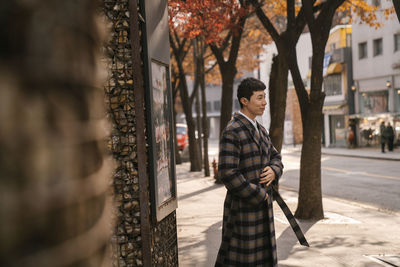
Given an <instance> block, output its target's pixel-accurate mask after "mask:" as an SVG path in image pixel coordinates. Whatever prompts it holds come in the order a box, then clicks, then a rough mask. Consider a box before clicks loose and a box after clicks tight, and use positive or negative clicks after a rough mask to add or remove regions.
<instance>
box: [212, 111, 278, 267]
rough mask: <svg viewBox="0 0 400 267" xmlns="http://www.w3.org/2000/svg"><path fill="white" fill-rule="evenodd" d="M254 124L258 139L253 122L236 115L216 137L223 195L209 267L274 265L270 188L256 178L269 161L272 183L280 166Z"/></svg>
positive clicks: (268, 142) (262, 129)
mask: <svg viewBox="0 0 400 267" xmlns="http://www.w3.org/2000/svg"><path fill="white" fill-rule="evenodd" d="M258 126H259V133H260V135H259V138H258V137H257V134H256V130H255V128H254V126H253V125H252V124H251V123H250V122H249V121H248V120H247V119H246V118H245V117H243V116H242V115H240V114H238V113H236V114H235V115H234V117H233V119H232V120H231V121H230V122H229V124H228V126H227V127H226V128H225V129H224V131H223V133H222V136H221V140H220V148H219V151H220V152H219V164H218V174H219V176H220V177H221V180H222V182H223V183H224V184H225V186H226V188H227V193H226V198H225V202H224V216H223V225H222V242H221V247H220V249H219V252H218V257H217V261H216V264H215V266H252V267H254V266H264V267H265V266H274V267H275V266H277V253H276V239H275V227H274V215H273V209H272V201H273V200H272V195H273V194H272V188H271V187H268V188H265V185H263V184H259V180H260V175H261V172H262V169H263V168H264V167H266V166H268V165H269V166H270V167H271V168H272V169H273V170H274V172H275V174H276V178H275V181H274V182H273V183H277V181H278V179H279V177H280V176H281V175H282V170H283V165H282V162H281V156H280V154H279V153H278V152H277V151H276V149H275V148H274V147H273V146H272V143H271V140H270V138H269V136H268V133H267V131H266V130H265V129H264V127H262V126H261V125H258ZM266 193H268V194H269V197H268V199H267V200H266V201H265V200H264V198H265V195H266Z"/></svg>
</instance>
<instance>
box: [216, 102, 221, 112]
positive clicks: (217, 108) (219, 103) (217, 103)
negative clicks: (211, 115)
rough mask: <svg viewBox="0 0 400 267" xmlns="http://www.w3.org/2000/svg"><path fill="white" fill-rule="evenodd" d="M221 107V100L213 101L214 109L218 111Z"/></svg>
mask: <svg viewBox="0 0 400 267" xmlns="http://www.w3.org/2000/svg"><path fill="white" fill-rule="evenodd" d="M220 109H221V101H219V100H218V101H214V110H215V111H218V110H220Z"/></svg>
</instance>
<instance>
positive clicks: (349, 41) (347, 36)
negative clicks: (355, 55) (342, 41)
mask: <svg viewBox="0 0 400 267" xmlns="http://www.w3.org/2000/svg"><path fill="white" fill-rule="evenodd" d="M346 47H351V33H346Z"/></svg>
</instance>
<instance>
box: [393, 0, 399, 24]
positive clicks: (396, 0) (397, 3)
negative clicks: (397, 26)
mask: <svg viewBox="0 0 400 267" xmlns="http://www.w3.org/2000/svg"><path fill="white" fill-rule="evenodd" d="M393 5H394V9H395V10H396V15H397V19H398V20H399V22H400V1H398V0H393Z"/></svg>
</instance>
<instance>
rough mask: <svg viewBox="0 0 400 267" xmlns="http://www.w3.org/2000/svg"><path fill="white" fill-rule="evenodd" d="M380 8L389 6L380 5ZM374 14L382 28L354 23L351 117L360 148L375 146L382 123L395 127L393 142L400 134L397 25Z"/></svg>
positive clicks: (399, 38) (399, 37)
mask: <svg viewBox="0 0 400 267" xmlns="http://www.w3.org/2000/svg"><path fill="white" fill-rule="evenodd" d="M378 4H380V5H381V6H380V8H381V9H384V8H388V7H390V6H391V5H392V2H389V1H381V2H380V3H378ZM382 13H383V12H377V17H378V19H379V20H380V21H381V22H382V23H383V24H384V26H383V27H381V28H378V29H374V28H371V27H369V26H368V25H365V24H359V21H358V20H357V19H355V20H354V22H353V25H352V27H353V36H352V50H353V55H354V56H353V73H354V84H353V89H354V92H355V114H353V115H352V116H351V119H352V121H354V123H355V127H356V131H355V132H356V137H357V141H358V144H359V145H360V146H370V145H378V143H379V135H380V132H379V125H380V124H381V122H385V123H391V124H392V125H394V127H393V128H394V129H395V132H396V135H397V136H396V137H395V142H396V141H397V142H398V140H399V139H398V134H399V132H400V24H399V23H398V21H397V19H396V17H395V15H392V16H391V18H389V19H388V20H385V18H384V16H383V14H382Z"/></svg>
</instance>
